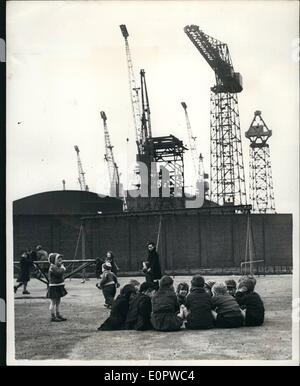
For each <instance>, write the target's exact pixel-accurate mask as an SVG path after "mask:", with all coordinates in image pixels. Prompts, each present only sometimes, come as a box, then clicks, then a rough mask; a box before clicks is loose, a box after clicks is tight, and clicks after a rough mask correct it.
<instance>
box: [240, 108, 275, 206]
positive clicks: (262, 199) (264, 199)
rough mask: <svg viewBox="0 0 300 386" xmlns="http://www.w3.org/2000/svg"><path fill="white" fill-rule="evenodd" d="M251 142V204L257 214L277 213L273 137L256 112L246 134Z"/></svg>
mask: <svg viewBox="0 0 300 386" xmlns="http://www.w3.org/2000/svg"><path fill="white" fill-rule="evenodd" d="M245 136H246V138H248V139H249V140H250V168H249V170H250V202H251V205H252V209H253V211H254V212H256V213H275V200H274V191H273V178H272V168H271V159H270V147H269V144H268V143H267V141H268V139H269V138H270V137H271V136H272V130H269V128H268V126H267V125H266V123H265V121H264V120H263V118H262V116H261V111H258V110H257V111H255V113H254V118H253V120H252V122H251V125H250V128H249V130H248V131H246V133H245Z"/></svg>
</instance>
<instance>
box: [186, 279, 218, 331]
mask: <svg viewBox="0 0 300 386" xmlns="http://www.w3.org/2000/svg"><path fill="white" fill-rule="evenodd" d="M204 284H205V281H204V278H203V277H202V276H200V275H195V276H193V278H192V281H191V290H190V293H189V295H188V296H187V299H186V308H187V310H188V315H187V322H186V324H185V327H186V328H187V329H190V330H198V329H209V328H213V326H214V320H213V315H212V312H211V311H212V301H211V296H210V294H209V293H207V292H206V291H205V289H204Z"/></svg>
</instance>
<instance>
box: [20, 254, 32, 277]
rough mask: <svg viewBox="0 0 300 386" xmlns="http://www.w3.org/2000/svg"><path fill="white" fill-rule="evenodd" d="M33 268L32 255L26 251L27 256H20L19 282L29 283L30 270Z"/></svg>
mask: <svg viewBox="0 0 300 386" xmlns="http://www.w3.org/2000/svg"><path fill="white" fill-rule="evenodd" d="M32 268H33V264H32V259H31V255H30V254H29V253H26V256H21V258H20V273H19V276H18V279H17V282H19V283H27V282H28V281H29V280H30V271H31V269H32Z"/></svg>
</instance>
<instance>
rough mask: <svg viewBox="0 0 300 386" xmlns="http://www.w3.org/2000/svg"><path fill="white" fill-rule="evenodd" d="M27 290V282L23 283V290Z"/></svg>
mask: <svg viewBox="0 0 300 386" xmlns="http://www.w3.org/2000/svg"><path fill="white" fill-rule="evenodd" d="M26 290H27V282H26V283H23V291H24V292H25V291H26Z"/></svg>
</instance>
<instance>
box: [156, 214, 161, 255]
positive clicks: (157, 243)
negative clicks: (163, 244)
mask: <svg viewBox="0 0 300 386" xmlns="http://www.w3.org/2000/svg"><path fill="white" fill-rule="evenodd" d="M161 221H162V216H161V215H160V216H159V225H158V234H157V239H156V249H158V245H159V238H160V231H161Z"/></svg>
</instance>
